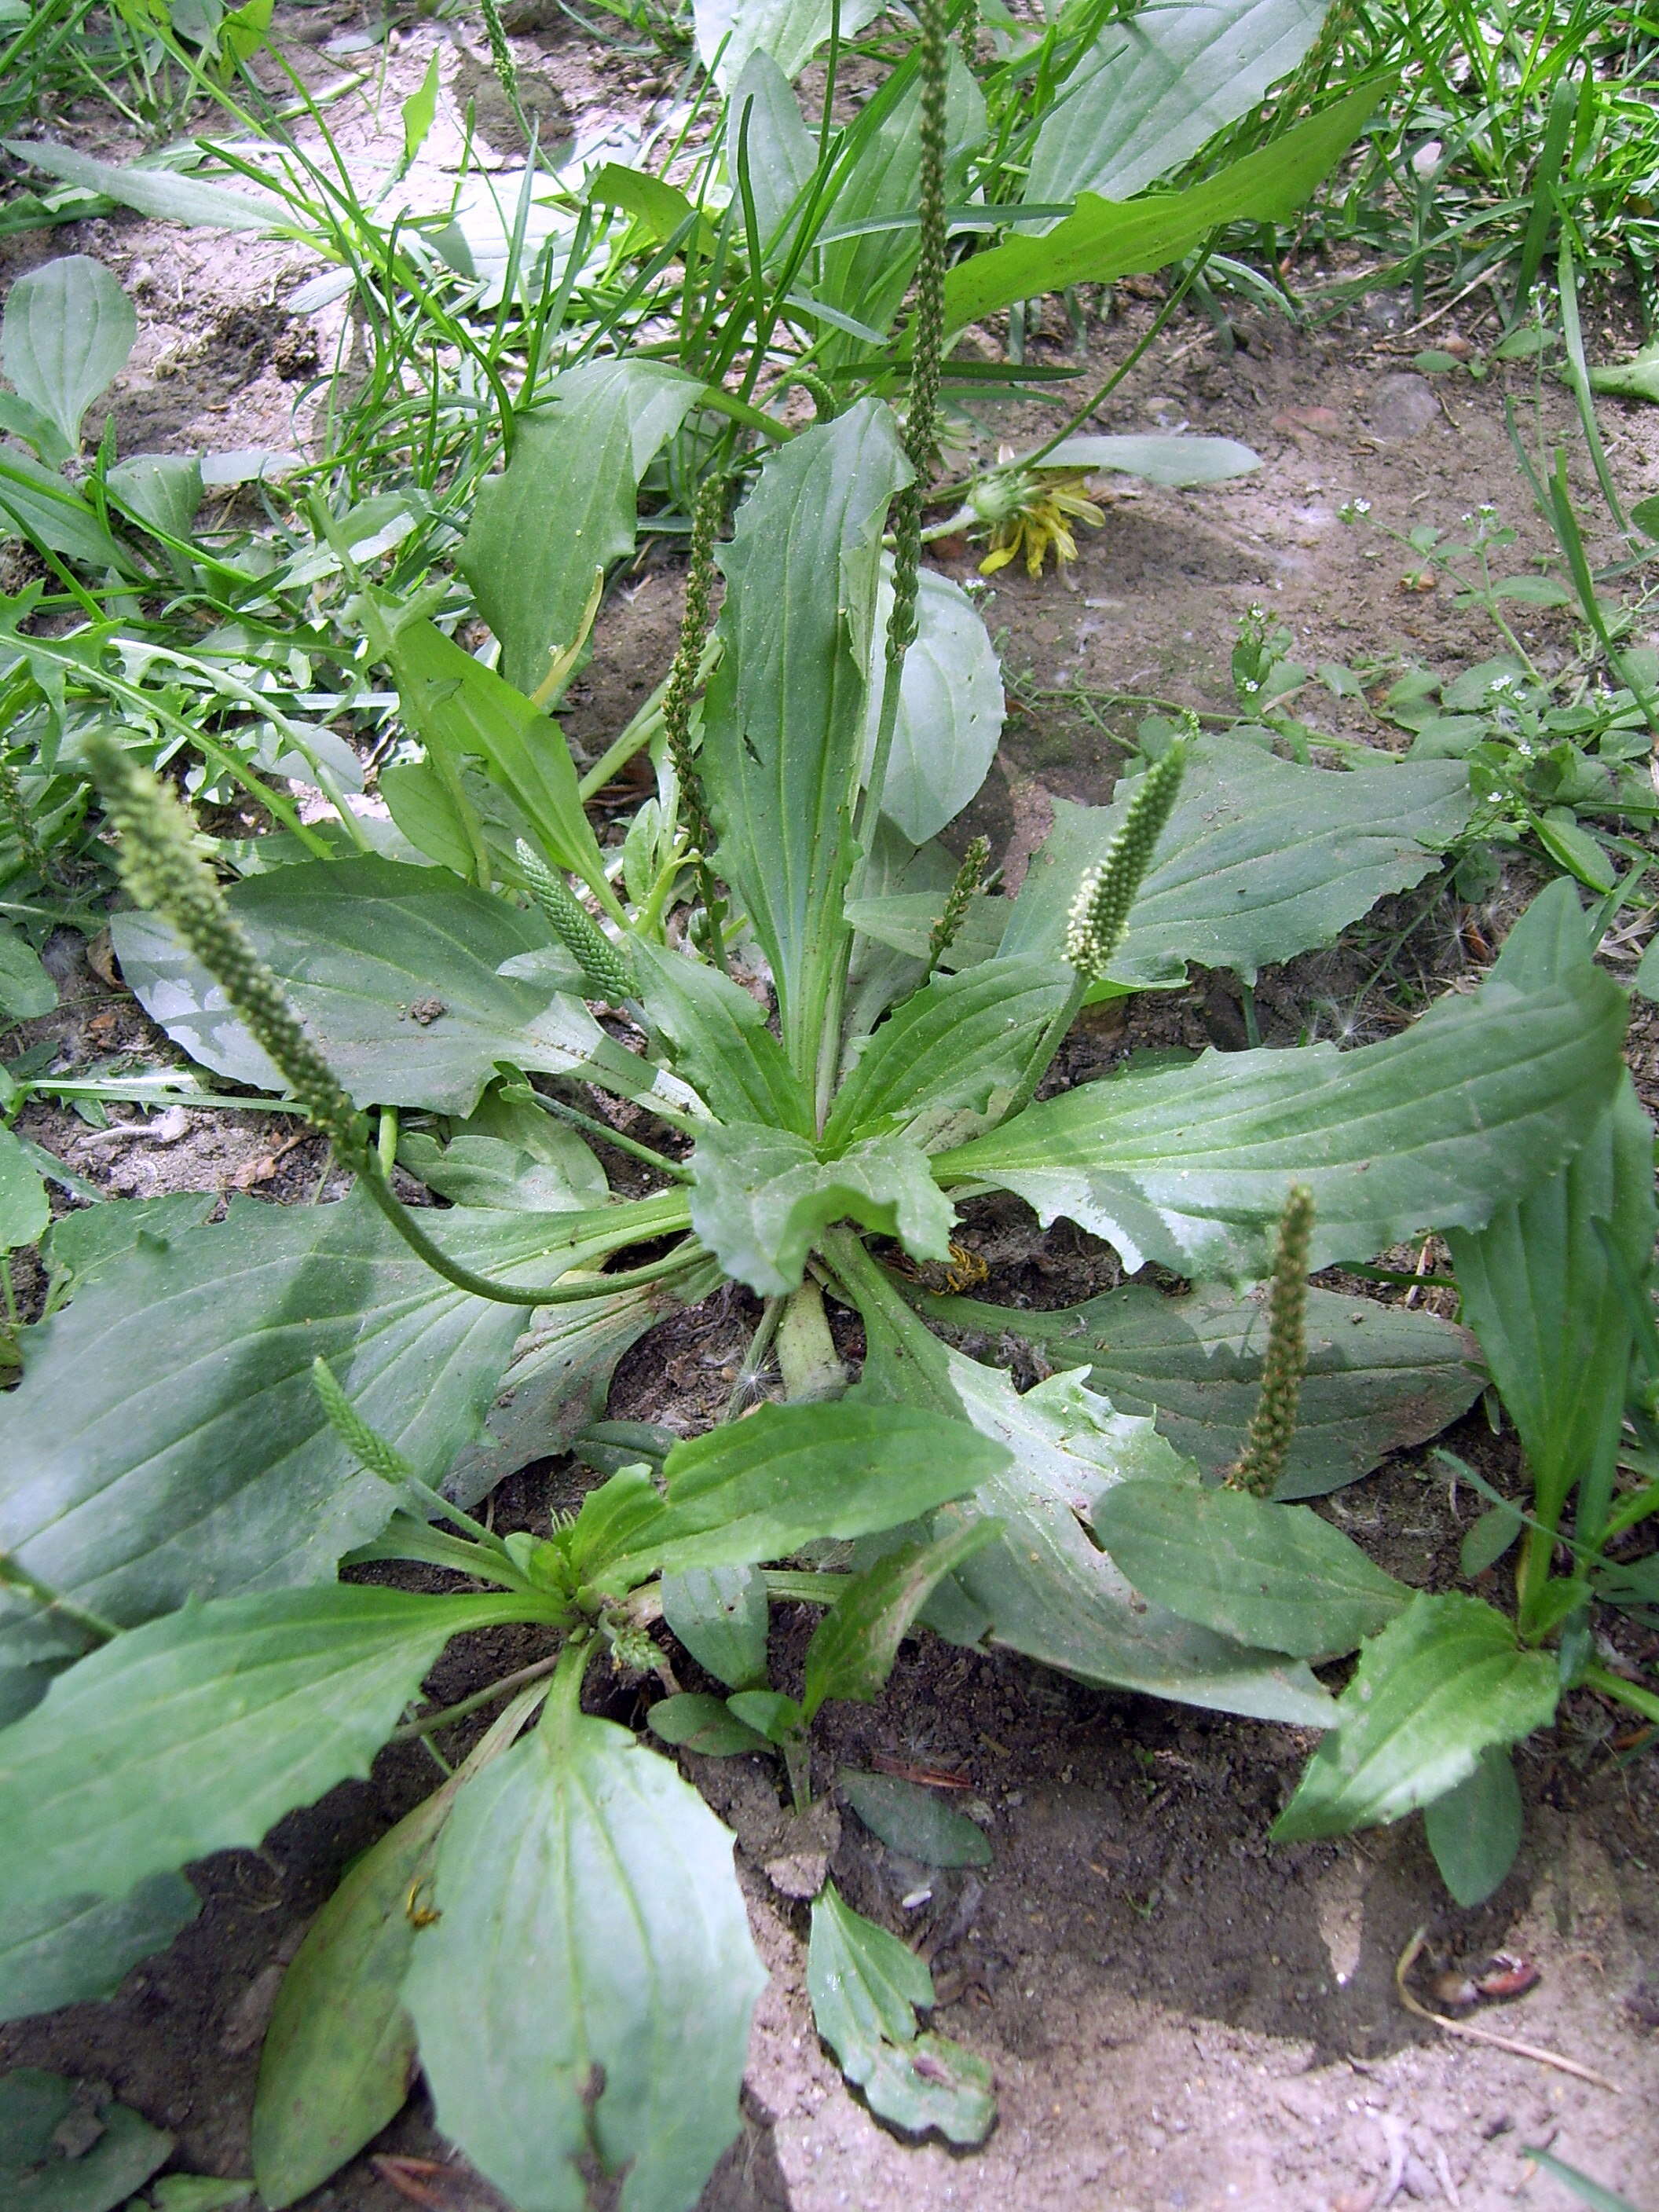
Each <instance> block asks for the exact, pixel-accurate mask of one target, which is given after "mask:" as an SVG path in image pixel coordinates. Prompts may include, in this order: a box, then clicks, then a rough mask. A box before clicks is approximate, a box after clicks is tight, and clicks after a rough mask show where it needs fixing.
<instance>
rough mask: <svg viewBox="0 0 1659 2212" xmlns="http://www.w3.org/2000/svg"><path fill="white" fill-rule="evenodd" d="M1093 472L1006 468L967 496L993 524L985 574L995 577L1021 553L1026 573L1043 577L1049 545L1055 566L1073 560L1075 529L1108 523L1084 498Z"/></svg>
mask: <svg viewBox="0 0 1659 2212" xmlns="http://www.w3.org/2000/svg"><path fill="white" fill-rule="evenodd" d="M1089 473H1090V472H1089V471H1088V470H1087V469H1071V468H1054V469H1048V468H1042V467H1040V466H1039V467H1037V468H1030V469H1008V468H1004V469H1000V470H998V471H996V473H995V474H994V475H993V476H988V477H982V478H981V481H980V483H978V484H976V485H975V488H974V490H973V491H972V493H971V494H970V495H969V498H970V501H971V504H972V506H973V507H974V511H975V513H976V514H977V515H978V516H979V518H980V520H981V521H982V522H985V523H987V524H988V525H989V526H990V534H991V550H990V551H989V552H988V553H987V555H986V556H985V558H984V559H983V560H982V561H981V562H980V564H979V568H980V574H981V575H982V576H994V574H996V572H997V570H998V569H999V568H1006V567H1007V566H1008V563H1009V562H1011V561H1012V560H1014V559H1016V558H1017V557H1018V556H1019V555H1020V554H1022V553H1023V554H1024V556H1025V573H1026V574H1027V575H1028V576H1040V575H1041V574H1042V564H1043V562H1044V561H1045V560H1046V559H1047V557H1048V552H1049V550H1050V548H1051V547H1052V549H1053V550H1054V559H1055V561H1056V562H1066V561H1075V560H1076V558H1077V540H1076V538H1074V537H1073V525H1074V524H1076V523H1079V522H1087V523H1091V524H1093V525H1094V526H1095V527H1096V528H1098V527H1099V526H1100V525H1101V524H1102V523H1103V522H1104V520H1106V517H1105V515H1104V514H1103V513H1102V511H1101V509H1100V508H1099V507H1097V506H1096V505H1095V502H1094V501H1093V500H1091V499H1085V497H1084V495H1083V487H1084V485H1085V483H1087V482H1088V480H1089Z"/></svg>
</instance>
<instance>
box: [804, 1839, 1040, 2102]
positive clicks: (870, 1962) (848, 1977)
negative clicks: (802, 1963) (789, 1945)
mask: <svg viewBox="0 0 1659 2212" xmlns="http://www.w3.org/2000/svg"><path fill="white" fill-rule="evenodd" d="M806 1990H807V1995H808V1996H810V1997H811V2001H812V2019H813V2021H814V2023H815V2025H816V2026H817V2031H818V2033H819V2034H820V2035H821V2036H822V2037H823V2039H824V2041H825V2042H826V2043H827V2044H829V2046H830V2048H831V2049H832V2050H833V2051H834V2052H835V2054H836V2058H837V2059H838V2060H839V2061H840V2063H841V2069H842V2073H843V2074H845V2075H846V2076H847V2078H848V2081H855V2082H856V2083H857V2084H858V2086H859V2087H860V2089H862V2090H863V2092H864V2093H865V2095H866V2098H867V2099H868V2100H869V2104H870V2109H871V2110H872V2112H878V2113H879V2114H880V2115H881V2117H882V2118H883V2119H884V2120H890V2121H891V2122H892V2123H893V2124H894V2125H895V2126H896V2127H900V2128H904V2129H906V2130H908V2131H909V2132H910V2133H911V2134H912V2135H925V2134H926V2133H927V2131H928V2130H929V2129H931V2128H937V2129H938V2130H939V2133H940V2134H941V2135H943V2136H946V2137H947V2138H948V2139H949V2140H950V2141H951V2142H956V2143H976V2142H983V2141H984V2139H985V2137H986V2136H987V2134H988V2133H989V2132H990V2128H991V2123H992V2121H993V2120H994V2118H996V2100H995V2099H994V2097H993V2095H992V2093H991V2069H990V2068H989V2067H988V2066H987V2064H986V2063H985V2061H984V2060H983V2059H982V2058H981V2057H977V2056H976V2055H975V2053H974V2052H972V2051H964V2050H963V2047H962V2045H960V2044H959V2043H952V2042H951V2040H950V2039H949V2038H948V2037H946V2036H943V2035H934V2034H933V2033H931V2032H930V2033H918V2032H917V2027H916V2011H917V2009H918V2008H921V2010H923V2011H926V2010H927V2008H929V2007H930V2006H931V2005H932V2004H933V1976H932V1974H931V1973H929V1972H928V1971H927V1965H926V1964H925V1962H924V1961H923V1960H921V1959H919V1958H917V1956H916V1954H915V1952H914V1951H912V1950H910V1949H908V1948H907V1947H906V1946H905V1945H904V1944H902V1943H901V1942H900V1941H899V1939H898V1937H897V1936H890V1935H889V1934H888V1932H887V1930H886V1929H884V1928H878V1926H877V1925H876V1923H875V1922H874V1921H873V1920H866V1918H865V1917H864V1916H863V1915H862V1914H861V1913H858V1912H854V1911H853V1909H852V1907H851V1906H850V1905H847V1904H845V1903H844V1902H843V1901H842V1898H841V1896H840V1894H839V1893H838V1892H837V1890H836V1886H835V1884H834V1883H833V1882H828V1883H826V1884H825V1885H824V1889H823V1894H822V1896H820V1897H818V1898H817V1899H815V1900H814V1902H813V1905H812V1933H811V1940H810V1941H809V1942H808V1944H807V1948H806Z"/></svg>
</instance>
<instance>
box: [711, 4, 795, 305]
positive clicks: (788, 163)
mask: <svg viewBox="0 0 1659 2212" xmlns="http://www.w3.org/2000/svg"><path fill="white" fill-rule="evenodd" d="M725 73H726V76H727V79H728V81H730V79H731V78H732V76H735V77H736V80H737V81H736V82H735V83H733V84H732V91H731V96H730V98H729V99H728V100H727V102H726V173H727V174H728V175H729V176H731V177H732V178H737V177H738V176H739V174H740V173H741V172H742V171H743V170H744V169H746V170H747V172H748V177H749V190H750V197H752V199H753V201H754V204H755V227H756V229H757V232H758V233H759V236H760V242H761V259H762V263H763V265H765V266H767V267H770V266H771V265H772V264H774V263H775V262H776V261H778V260H780V259H781V258H782V257H783V255H784V254H786V253H787V252H788V250H789V248H790V246H792V245H793V242H794V235H795V226H794V224H793V223H790V222H788V217H789V215H790V212H791V210H792V209H794V208H796V206H797V204H798V203H799V199H800V197H801V195H802V193H803V192H804V191H805V187H806V185H808V184H809V183H810V182H811V176H812V171H813V168H814V167H815V165H816V162H817V147H816V146H815V145H814V143H813V142H812V140H811V138H810V137H808V135H807V131H806V125H805V124H804V123H803V122H802V121H801V114H800V106H799V102H798V101H797V100H796V98H795V95H794V94H793V91H792V90H791V89H790V86H789V80H788V78H787V76H785V75H784V73H783V71H782V70H781V69H780V68H779V67H778V65H777V64H776V63H775V61H774V60H773V58H772V57H771V55H770V54H769V53H768V52H766V51H765V50H764V48H763V47H759V46H757V47H756V48H755V50H754V52H752V53H750V56H749V58H748V59H747V60H746V61H744V62H743V63H742V64H739V65H738V66H736V67H735V68H734V67H733V66H732V64H727V65H726V72H725ZM786 224H787V228H786Z"/></svg>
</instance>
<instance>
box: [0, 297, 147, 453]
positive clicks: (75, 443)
mask: <svg viewBox="0 0 1659 2212" xmlns="http://www.w3.org/2000/svg"><path fill="white" fill-rule="evenodd" d="M137 336H138V317H137V311H136V310H135V309H134V307H133V304H132V302H131V300H129V299H128V297H127V295H126V294H125V292H124V291H123V290H122V289H121V287H120V286H119V285H118V283H116V281H115V279H114V277H113V276H112V275H111V274H110V272H109V270H107V269H106V268H105V266H104V264H103V263H102V262H101V261H94V259H93V258H92V256H91V255H90V254H89V253H70V254H66V255H64V257H63V258H62V259H61V260H58V261H48V262H46V263H45V264H43V265H42V266H41V267H40V268H39V269H31V270H29V272H28V274H27V276H19V277H18V278H16V280H15V282H14V283H13V284H12V287H11V289H10V291H9V293H8V294H7V295H6V311H5V314H4V317H3V318H0V368H3V369H4V370H5V372H6V374H7V375H8V376H9V378H10V379H11V383H12V389H13V390H14V391H15V392H16V393H17V395H18V397H19V398H21V399H23V400H25V401H27V404H29V405H30V406H31V407H37V408H39V409H40V412H41V413H42V414H43V415H45V416H47V417H48V418H49V419H50V420H51V422H52V423H53V424H54V425H55V427H56V428H57V430H58V435H59V436H60V437H61V438H62V439H63V441H64V447H65V449H66V450H67V451H68V452H70V453H74V452H76V450H77V449H78V447H79V446H80V443H81V418H82V416H83V415H84V414H85V413H86V411H87V410H88V407H90V406H91V404H92V403H93V401H94V399H96V398H97V397H98V395H99V393H100V392H106V391H107V390H108V389H109V387H110V386H111V385H112V383H113V382H114V381H115V379H116V378H117V377H118V375H119V374H120V373H121V371H122V370H123V369H124V368H125V367H126V365H127V356H128V355H129V354H130V353H131V351H132V348H133V343H134V341H135V340H136V339H137Z"/></svg>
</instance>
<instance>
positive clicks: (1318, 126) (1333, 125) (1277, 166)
mask: <svg viewBox="0 0 1659 2212" xmlns="http://www.w3.org/2000/svg"><path fill="white" fill-rule="evenodd" d="M1381 90H1382V87H1381V86H1380V85H1376V84H1370V85H1361V86H1360V87H1359V88H1358V89H1357V90H1355V91H1353V92H1351V93H1350V94H1348V96H1347V97H1346V99H1345V100H1338V101H1337V102H1336V103H1335V105H1334V106H1330V107H1327V108H1325V109H1323V110H1322V111H1321V112H1320V113H1318V114H1317V115H1310V116H1309V117H1308V118H1306V119H1305V120H1304V121H1303V122H1300V123H1297V124H1293V125H1291V128H1290V129H1289V130H1288V131H1281V132H1280V133H1279V135H1278V136H1277V137H1275V138H1274V139H1273V143H1272V144H1271V145H1268V146H1262V147H1260V148H1258V149H1257V150H1256V151H1255V153H1253V154H1247V155H1244V157H1243V160H1242V161H1235V162H1233V163H1232V164H1231V166H1230V167H1227V168H1225V169H1223V170H1222V171H1221V172H1220V173H1219V174H1218V175H1216V176H1213V177H1209V178H1206V179H1205V181H1204V182H1203V183H1202V184H1199V185H1189V186H1188V188H1187V189H1186V190H1185V191H1177V192H1158V193H1155V194H1149V195H1148V196H1147V197H1145V198H1142V199H1137V200H1127V201H1124V200H1111V199H1103V198H1102V197H1100V195H1099V194H1098V193H1097V192H1091V191H1085V192H1081V193H1079V196H1078V204H1077V210H1076V212H1075V214H1073V215H1070V216H1067V217H1066V220H1065V221H1064V222H1060V223H1057V224H1056V225H1055V227H1054V229H1052V230H1051V231H1048V233H1046V234H1045V235H1043V236H1042V237H1040V238H1032V237H1020V238H1016V239H1013V240H1010V241H1009V242H1008V243H1007V244H1006V245H1003V246H994V247H993V248H992V250H991V251H990V252H988V253H979V254H975V255H974V256H973V258H971V259H969V260H967V261H960V262H958V263H957V265H956V266H955V268H953V269H952V270H951V271H950V272H949V274H948V275H947V276H946V277H945V328H946V329H947V330H948V331H959V330H962V329H963V328H965V326H966V325H968V324H969V323H976V322H980V321H981V320H983V319H984V318H985V317H986V316H987V315H991V314H994V313H996V311H997V309H998V308H999V307H1007V306H1009V305H1010V304H1011V303H1012V301H1015V300H1025V299H1031V298H1034V297H1036V295H1038V294H1040V293H1043V292H1058V291H1060V290H1063V289H1065V288H1066V286H1067V285H1071V284H1109V283H1113V282H1114V281H1115V279H1116V278H1117V277H1119V276H1133V275H1137V274H1141V275H1146V274H1150V273H1151V272H1152V270H1156V269H1162V268H1163V267H1164V264H1165V263H1167V262H1170V261H1173V260H1175V259H1176V258H1177V257H1178V256H1180V255H1181V254H1183V253H1188V252H1191V250H1192V249H1193V247H1194V246H1199V245H1201V244H1202V243H1203V241H1204V240H1205V238H1206V236H1207V235H1208V234H1209V233H1210V232H1211V231H1212V230H1213V229H1215V228H1216V227H1217V226H1218V224H1220V223H1225V222H1245V221H1248V222H1283V221H1285V219H1286V218H1287V217H1288V216H1291V215H1293V214H1294V213H1295V212H1296V210H1297V208H1298V207H1299V206H1300V205H1301V204H1302V203H1303V202H1304V200H1305V199H1306V198H1307V197H1308V196H1309V194H1310V192H1311V191H1313V189H1314V187H1315V185H1317V184H1318V182H1319V180H1320V179H1321V178H1322V176H1323V175H1324V174H1325V173H1326V172H1327V171H1328V169H1329V168H1330V167H1332V166H1333V164H1334V163H1335V162H1336V161H1339V160H1340V158H1341V156H1342V155H1343V154H1345V153H1346V150H1347V149H1348V148H1349V147H1350V146H1351V145H1352V143H1353V141H1354V140H1355V139H1356V138H1357V137H1358V135H1359V133H1360V132H1361V131H1363V130H1364V127H1365V125H1366V123H1367V122H1368V121H1369V119H1370V114H1371V112H1372V110H1373V109H1374V108H1375V106H1376V102H1377V99H1378V95H1379V94H1380V92H1381ZM1062 112H1063V111H1062Z"/></svg>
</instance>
